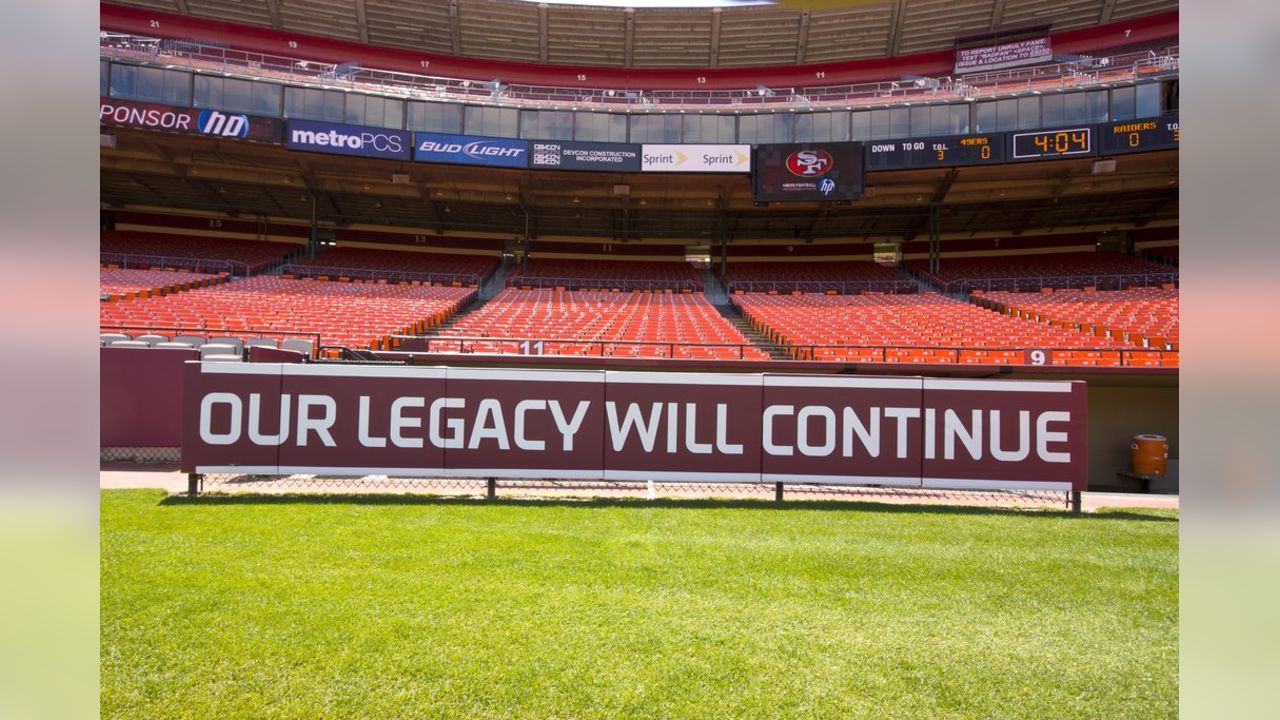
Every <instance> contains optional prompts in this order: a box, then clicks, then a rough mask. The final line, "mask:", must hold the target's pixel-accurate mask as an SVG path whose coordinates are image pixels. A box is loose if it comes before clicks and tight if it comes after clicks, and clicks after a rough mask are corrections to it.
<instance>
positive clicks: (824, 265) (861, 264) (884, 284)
mask: <svg viewBox="0 0 1280 720" xmlns="http://www.w3.org/2000/svg"><path fill="white" fill-rule="evenodd" d="M724 280H725V287H726V288H727V289H728V290H729V292H735V291H738V290H742V291H744V292H745V291H752V290H755V291H764V292H768V291H770V290H775V291H777V290H780V291H797V290H799V291H802V292H837V293H845V292H864V291H868V290H871V291H881V292H915V290H916V284H915V283H914V282H913V281H911V280H908V279H906V278H904V277H903V276H902V275H899V274H898V273H897V272H895V271H893V270H891V269H889V268H887V267H884V266H882V265H878V264H876V263H874V262H871V261H869V260H847V261H836V262H743V261H738V262H730V263H729V268H728V272H727V273H725V276H724Z"/></svg>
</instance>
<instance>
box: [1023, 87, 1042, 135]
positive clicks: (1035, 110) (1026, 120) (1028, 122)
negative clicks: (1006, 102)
mask: <svg viewBox="0 0 1280 720" xmlns="http://www.w3.org/2000/svg"><path fill="white" fill-rule="evenodd" d="M1038 127H1043V125H1041V124H1040V98H1039V97H1038V96H1034V95H1033V96H1031V97H1024V98H1018V129H1019V130H1030V129H1033V128H1038Z"/></svg>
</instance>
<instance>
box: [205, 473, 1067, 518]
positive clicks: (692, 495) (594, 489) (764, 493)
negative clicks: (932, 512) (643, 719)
mask: <svg viewBox="0 0 1280 720" xmlns="http://www.w3.org/2000/svg"><path fill="white" fill-rule="evenodd" d="M189 490H191V491H194V492H254V493H264V494H285V493H290V494H292V493H329V494H362V493H405V494H421V495H434V496H443V497H459V498H494V499H496V498H506V499H527V500H536V499H556V498H564V499H579V500H582V499H612V498H616V499H627V498H630V499H648V500H656V499H659V498H661V499H676V500H682V499H683V500H775V501H776V500H793V501H795V500H798V501H822V500H825V501H843V502H877V503H895V504H916V505H964V506H981V507H1010V508H1023V509H1033V510H1038V509H1047V510H1073V509H1074V510H1078V509H1079V508H1078V502H1079V494H1078V493H1077V494H1073V493H1070V492H1063V491H1046V490H953V489H932V488H903V487H879V486H861V485H860V486H848V485H803V484H790V483H788V484H786V485H785V486H779V485H776V484H773V483H740V484H739V483H733V484H731V483H679V482H648V483H646V482H634V481H628V482H614V481H600V480H591V481H583V480H506V479H504V480H498V479H492V480H491V479H483V478H476V479H472V478H408V477H390V476H386V475H367V476H364V477H347V476H332V475H254V474H235V473H209V474H204V475H192V476H190V484H189ZM1073 503H1075V504H1073Z"/></svg>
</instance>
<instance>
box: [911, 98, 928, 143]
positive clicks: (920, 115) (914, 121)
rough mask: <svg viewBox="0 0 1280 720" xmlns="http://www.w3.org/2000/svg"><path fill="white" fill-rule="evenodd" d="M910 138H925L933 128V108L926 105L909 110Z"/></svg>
mask: <svg viewBox="0 0 1280 720" xmlns="http://www.w3.org/2000/svg"><path fill="white" fill-rule="evenodd" d="M910 110H911V115H910V117H911V137H925V136H927V135H928V134H929V133H930V132H932V128H933V108H931V107H929V106H928V105H922V106H920V107H913V108H910Z"/></svg>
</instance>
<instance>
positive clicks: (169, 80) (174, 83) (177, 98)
mask: <svg viewBox="0 0 1280 720" xmlns="http://www.w3.org/2000/svg"><path fill="white" fill-rule="evenodd" d="M161 100H163V101H164V102H167V103H169V104H171V105H190V104H191V73H188V72H183V71H181V70H165V71H164V90H163V94H162V97H161Z"/></svg>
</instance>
